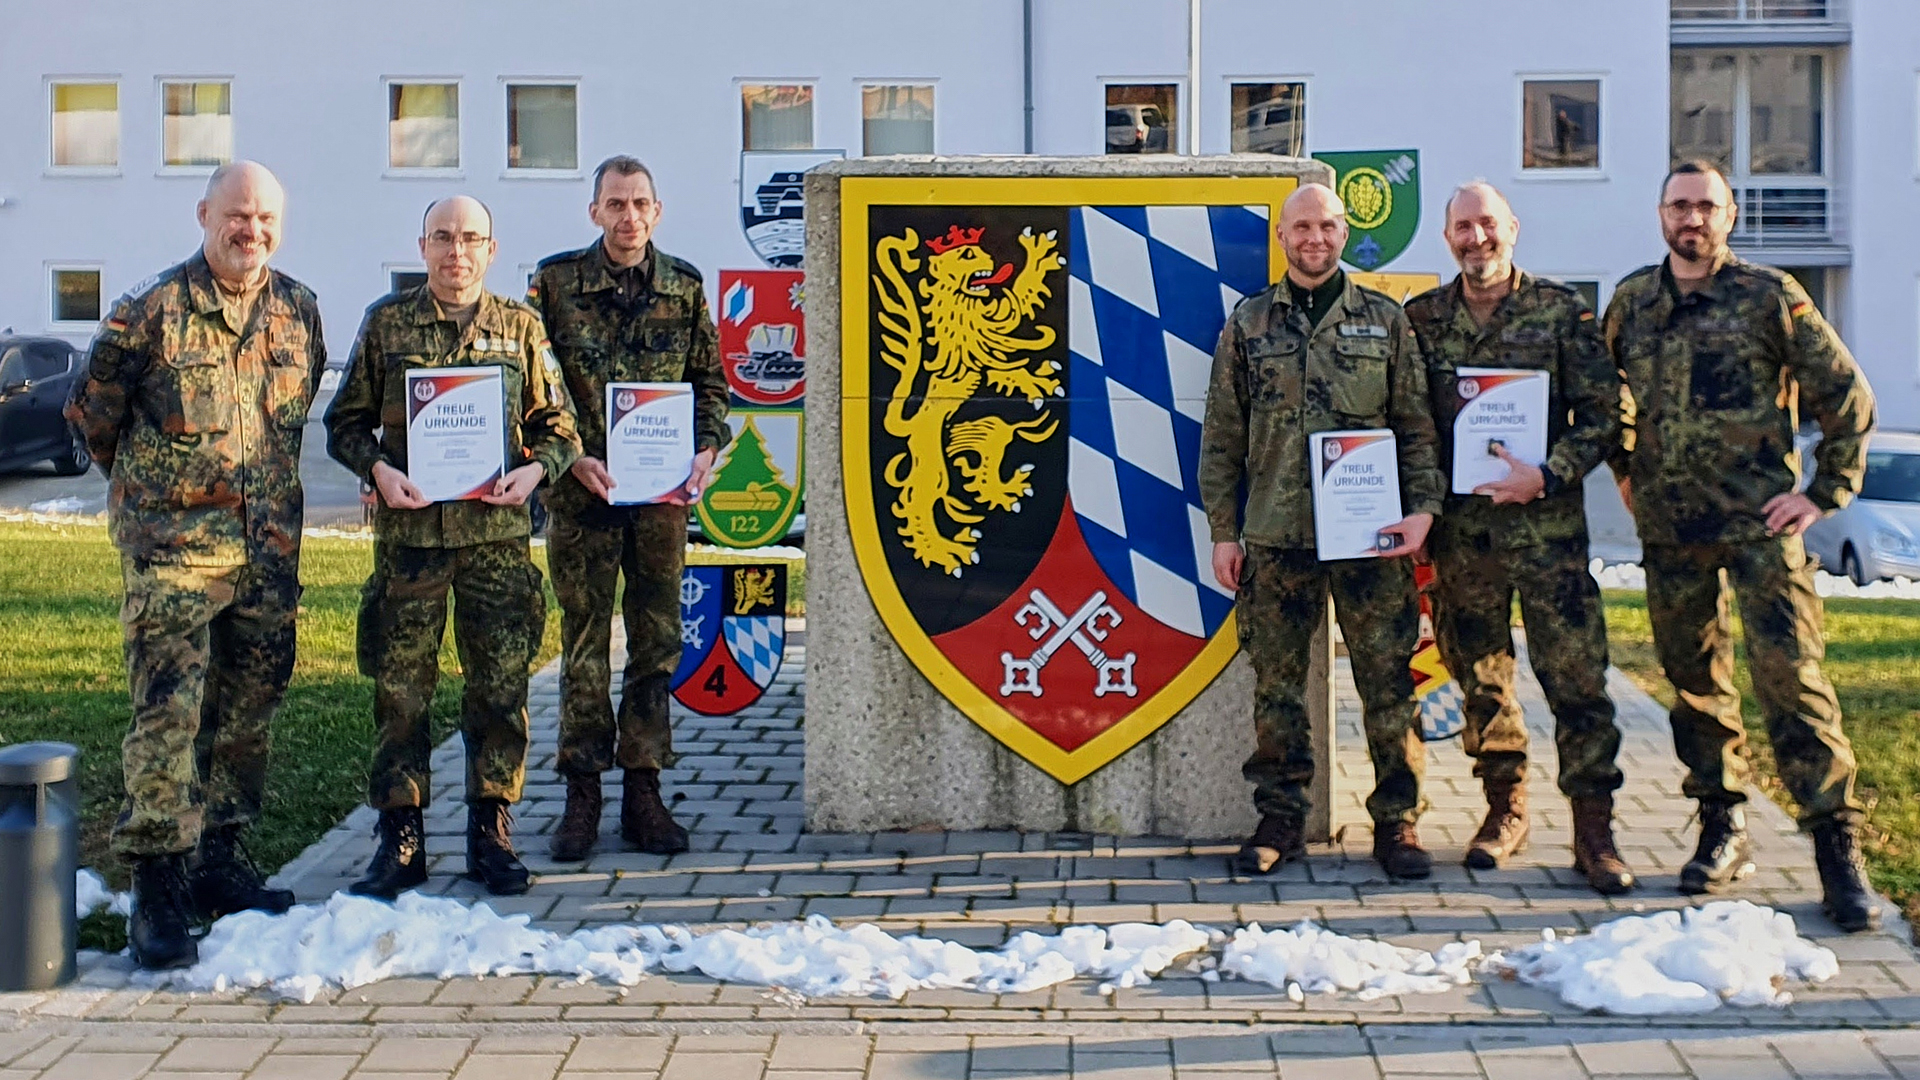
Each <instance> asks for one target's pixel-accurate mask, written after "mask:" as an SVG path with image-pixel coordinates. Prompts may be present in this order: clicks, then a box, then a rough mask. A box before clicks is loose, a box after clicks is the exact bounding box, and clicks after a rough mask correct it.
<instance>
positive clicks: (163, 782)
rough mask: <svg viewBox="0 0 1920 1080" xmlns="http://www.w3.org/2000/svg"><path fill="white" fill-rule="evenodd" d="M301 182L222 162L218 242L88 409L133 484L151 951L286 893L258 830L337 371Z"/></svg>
mask: <svg viewBox="0 0 1920 1080" xmlns="http://www.w3.org/2000/svg"><path fill="white" fill-rule="evenodd" d="M285 206H286V194H285V193H284V192H283V191H282V190H281V188H280V182H279V181H278V180H276V179H274V176H273V174H272V173H271V172H268V171H267V169H266V168H265V167H264V166H262V165H259V164H257V163H255V162H251V161H236V162H234V163H232V164H230V165H224V166H222V167H220V168H219V169H216V170H214V173H213V176H212V178H210V179H209V180H208V181H207V192H206V197H205V198H204V199H202V200H201V201H200V205H199V207H198V210H197V213H198V216H199V219H200V226H201V228H202V230H203V231H204V233H205V236H204V239H203V240H202V242H201V246H200V250H199V251H197V252H195V253H194V255H193V257H192V258H190V259H188V260H187V261H185V262H183V263H181V264H179V265H178V266H175V267H173V268H172V269H169V270H167V271H164V272H163V273H161V274H159V275H158V276H156V277H155V278H153V279H152V280H151V281H148V282H147V283H145V284H143V285H139V286H136V287H135V288H134V290H133V291H132V292H130V293H128V294H127V295H126V296H123V297H121V298H120V299H119V300H118V301H116V302H115V304H114V306H113V310H112V311H111V312H110V313H109V314H108V315H107V318H106V321H104V322H103V323H101V325H100V330H99V332H98V333H97V334H96V335H95V337H94V339H93V348H92V351H91V353H90V354H89V356H88V358H87V377H86V379H85V380H84V381H82V382H80V383H78V384H76V386H75V387H74V392H73V398H72V400H71V401H69V402H68V404H67V412H66V415H67V419H68V421H70V422H71V423H72V424H73V426H74V428H75V429H76V430H78V431H79V432H80V433H81V435H82V436H83V437H85V439H86V442H87V449H88V450H89V451H90V452H91V453H92V454H93V460H94V461H96V462H98V463H99V465H100V468H101V471H103V472H105V473H106V474H107V477H108V480H109V481H110V482H111V485H112V486H111V488H110V490H109V494H108V499H107V518H108V524H109V527H110V528H111V530H112V533H113V541H114V546H115V547H117V548H119V549H120V569H121V576H122V579H123V580H124V581H125V583H126V602H125V603H124V604H123V605H122V606H121V608H120V622H121V625H122V626H123V627H124V629H125V635H126V655H127V682H128V687H129V689H130V691H131V693H132V698H133V722H132V724H131V725H130V727H129V728H128V731H127V738H126V742H125V743H124V744H123V745H122V747H121V772H122V776H123V778H124V780H125V783H126V801H125V802H124V804H123V805H122V808H121V811H120V817H119V819H118V820H116V821H115V822H114V826H113V847H114V850H115V851H116V852H117V853H119V854H120V855H121V856H123V857H124V858H127V859H128V860H130V861H131V862H132V864H133V913H132V916H131V918H130V919H129V921H128V928H127V929H128V933H127V936H128V940H129V943H130V944H131V946H132V949H133V957H134V960H135V961H136V962H138V963H139V964H140V966H141V967H145V968H171V967H186V966H189V965H191V964H193V963H194V962H195V961H196V960H197V959H198V956H199V948H198V946H197V945H196V944H195V943H194V939H193V936H192V934H191V924H192V923H193V922H194V921H196V920H205V919H215V918H218V917H220V916H221V915H225V914H227V913H229V912H233V911H239V910H242V909H248V908H252V909H258V910H261V911H268V912H281V911H285V910H286V909H287V908H288V907H289V906H290V905H292V903H293V894H292V893H291V892H288V891H286V890H284V889H269V888H267V887H266V882H265V881H264V880H262V878H261V876H260V872H259V871H258V870H257V869H256V868H255V867H254V866H253V863H252V860H251V859H248V858H247V857H246V853H245V851H244V849H243V848H242V847H241V846H240V837H241V833H242V832H243V831H244V830H245V829H246V827H247V826H249V825H251V824H252V823H254V822H255V821H258V820H259V817H260V807H261V802H262V800H263V799H264V797H265V795H266V780H267V745H268V730H269V728H270V726H271V723H272V720H273V717H274V714H275V713H276V712H278V711H279V708H280V702H281V700H282V699H283V698H284V697H285V695H286V690H287V681H288V679H289V678H291V676H292V674H293V659H294V612H295V609H296V608H297V606H298V604H299V601H300V527H301V510H302V495H301V489H300V445H301V438H302V435H303V434H304V432H305V430H306V425H307V409H308V407H309V406H310V405H311V404H312V402H313V396H314V393H315V392H316V390H317V388H318V386H319V383H320V373H321V371H322V369H324V368H325V367H326V363H327V347H326V342H325V340H324V338H323V336H322V334H321V329H320V311H319V308H318V306H317V305H316V303H315V301H314V296H313V292H312V291H311V290H309V289H308V288H307V287H306V286H305V285H302V284H300V283H299V282H297V281H295V280H293V279H292V278H290V277H288V276H286V275H285V274H282V273H280V272H279V271H277V270H272V269H269V268H268V266H267V260H268V259H270V258H272V256H273V253H274V252H275V251H276V250H278V248H279V247H280V227H281V215H282V211H283V210H284V208H285Z"/></svg>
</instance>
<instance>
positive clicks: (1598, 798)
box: [1407, 181, 1633, 894]
mask: <svg viewBox="0 0 1920 1080" xmlns="http://www.w3.org/2000/svg"><path fill="white" fill-rule="evenodd" d="M1519 236H1520V221H1519V219H1518V218H1517V217H1515V216H1514V213H1513V208H1512V207H1511V206H1509V205H1508V204H1507V200H1506V197H1505V196H1503V195H1501V194H1500V192H1499V191H1497V190H1495V189H1494V187H1493V186H1492V185H1491V184H1487V183H1485V182H1484V181H1476V182H1474V183H1470V184H1463V185H1461V187H1460V188H1459V190H1457V191H1455V192H1454V193H1453V197H1452V198H1450V199H1448V200H1447V232H1446V238H1447V247H1448V249H1449V250H1450V251H1452V252H1453V258H1454V261H1455V262H1457V263H1458V264H1459V265H1460V275H1459V276H1458V277H1456V278H1454V279H1453V281H1451V282H1449V283H1448V284H1446V285H1444V286H1442V287H1441V288H1438V289H1435V290H1433V291H1432V292H1428V293H1424V294H1422V295H1420V296H1418V297H1415V298H1414V299H1412V300H1409V301H1408V302H1407V318H1408V319H1409V320H1410V321H1411V322H1412V323H1413V333H1414V336H1415V337H1416V338H1418V339H1419V341H1420V352H1421V354H1422V355H1423V356H1424V357H1425V359H1426V364H1427V388H1428V390H1429V391H1430V392H1431V394H1432V401H1433V417H1434V423H1435V424H1436V426H1437V427H1438V428H1439V430H1440V431H1442V432H1445V433H1448V436H1449V437H1443V438H1442V439H1441V440H1440V463H1441V467H1442V470H1443V471H1447V470H1450V469H1452V468H1453V466H1454V462H1453V460H1452V458H1453V440H1452V438H1451V437H1450V435H1451V433H1452V431H1453V425H1454V420H1455V418H1456V417H1457V416H1458V415H1459V413H1460V402H1461V397H1460V394H1459V387H1460V383H1461V377H1460V375H1459V372H1460V369H1461V368H1466V367H1477V368H1506V369H1514V370H1529V371H1545V372H1547V373H1548V380H1547V418H1548V427H1547V456H1546V460H1544V461H1542V462H1541V463H1540V464H1538V465H1534V464H1530V463H1528V462H1525V461H1521V460H1519V459H1518V458H1516V457H1514V456H1513V455H1512V454H1510V453H1508V452H1507V450H1506V448H1505V447H1504V446H1500V445H1499V444H1495V445H1494V447H1493V452H1494V453H1495V454H1496V455H1497V456H1498V457H1499V458H1500V459H1501V460H1502V461H1503V462H1505V463H1506V466H1507V475H1506V476H1505V477H1504V478H1503V479H1500V480H1497V481H1494V482H1492V483H1488V484H1483V485H1481V486H1479V487H1477V488H1475V489H1474V491H1473V493H1472V494H1467V495H1456V494H1451V493H1450V494H1448V496H1447V503H1446V512H1445V513H1444V514H1442V515H1441V517H1440V521H1439V523H1438V524H1437V525H1436V526H1435V527H1434V530H1433V533H1432V535H1431V536H1430V537H1429V538H1428V547H1429V549H1430V553H1431V555H1432V558H1433V567H1434V584H1433V589H1432V598H1433V616H1434V637H1435V639H1436V640H1437V642H1438V643H1439V646H1440V656H1441V659H1443V660H1444V661H1446V665H1447V670H1448V671H1450V672H1452V673H1453V677H1454V678H1455V679H1457V680H1458V681H1459V683H1460V686H1461V688H1462V690H1463V691H1464V692H1465V694H1466V708H1465V712H1466V721H1467V726H1466V734H1465V740H1464V741H1465V743H1466V749H1467V753H1468V754H1470V755H1472V756H1473V759H1474V765H1473V772H1474V775H1475V776H1478V777H1479V778H1480V783H1481V786H1482V788H1483V789H1484V790H1485V792H1486V796H1487V814H1486V819H1485V820H1484V821H1482V822H1481V825H1480V830H1479V831H1478V832H1477V833H1475V834H1474V837H1473V839H1472V840H1471V841H1469V842H1468V844H1467V853H1466V864H1467V865H1468V866H1469V867H1472V868H1474V869H1476V870H1492V869H1494V868H1495V867H1498V866H1500V865H1501V864H1502V863H1504V862H1505V860H1506V858H1507V856H1509V855H1511V854H1513V853H1514V852H1516V851H1518V850H1520V849H1521V848H1522V847H1524V846H1525V844H1526V842H1527V834H1528V822H1527V744H1528V740H1527V723H1526V717H1525V716H1524V715H1522V713H1521V710H1520V702H1519V699H1518V696H1517V695H1516V694H1515V691H1514V672H1515V657H1514V645H1513V627H1512V620H1513V603H1514V598H1515V597H1516V596H1517V597H1518V598H1519V601H1520V611H1521V614H1522V615H1523V617H1524V618H1525V619H1526V626H1527V659H1528V662H1529V663H1530V664H1531V665H1532V667H1533V671H1534V674H1535V675H1537V676H1539V678H1540V686H1541V688H1542V689H1543V690H1545V691H1546V696H1547V704H1548V705H1549V706H1550V707H1551V708H1552V710H1553V717H1554V724H1555V734H1554V742H1555V744H1556V745H1557V747H1558V749H1559V751H1560V790H1561V791H1562V792H1564V793H1565V794H1566V796H1567V797H1568V799H1570V800H1571V801H1572V803H1573V863H1574V868H1575V869H1577V870H1579V871H1580V872H1581V873H1582V874H1584V875H1585V876H1586V879H1587V884H1588V885H1590V886H1592V887H1593V888H1594V889H1595V890H1596V891H1598V892H1601V893H1607V894H1614V893H1622V892H1625V891H1627V890H1628V889H1630V888H1632V887H1633V873H1632V872H1631V871H1630V870H1628V869H1627V865H1626V863H1625V862H1624V861H1622V860H1621V858H1620V853H1619V852H1618V851H1617V850H1616V849H1615V847H1614V842H1613V793H1614V791H1615V790H1617V789H1618V788H1619V787H1620V784H1621V781H1622V776H1621V773H1620V768H1619V766H1618V765H1616V764H1615V763H1614V758H1615V757H1616V756H1617V755H1618V754H1619V752H1620V729H1619V727H1617V726H1616V725H1615V724H1614V710H1613V702H1612V700H1611V699H1609V698H1608V697H1607V624H1606V617H1605V615H1604V614H1603V613H1602V611H1601V605H1600V586H1599V584H1598V583H1597V582H1595V581H1594V580H1593V575H1592V574H1590V573H1588V572H1587V510H1586V501H1585V493H1584V486H1583V484H1582V481H1583V480H1584V479H1585V477H1586V475H1587V473H1589V472H1591V471H1593V468H1594V466H1596V465H1598V464H1600V462H1601V461H1602V460H1603V459H1604V458H1605V457H1606V455H1607V453H1608V451H1609V449H1610V448H1611V447H1612V445H1613V443H1614V441H1615V440H1616V439H1617V438H1618V437H1619V433H1620V376H1619V373H1618V372H1616V371H1615V370H1614V368H1613V364H1612V362H1611V361H1609V360H1608V358H1607V353H1606V348H1605V346H1604V345H1602V344H1601V341H1600V331H1599V326H1598V324H1597V323H1596V322H1595V320H1594V315H1593V309H1591V308H1589V307H1588V306H1587V304H1586V301H1584V300H1582V299H1581V298H1580V294H1579V293H1578V292H1575V291H1574V290H1573V289H1572V288H1571V287H1569V286H1566V285H1562V284H1560V283H1559V282H1557V281H1548V280H1545V279H1542V278H1537V277H1534V276H1533V275H1532V274H1529V273H1526V272H1525V271H1523V270H1521V269H1520V268H1518V267H1516V266H1515V265H1514V264H1513V246H1514V243H1515V241H1516V240H1518V239H1519ZM1449 489H1451V485H1449Z"/></svg>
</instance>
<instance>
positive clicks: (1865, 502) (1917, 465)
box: [1807, 431, 1920, 585]
mask: <svg viewBox="0 0 1920 1080" xmlns="http://www.w3.org/2000/svg"><path fill="white" fill-rule="evenodd" d="M1807 550H1808V551H1810V552H1812V553H1813V554H1815V555H1817V556H1819V557H1820V562H1821V565H1823V566H1825V567H1827V568H1828V569H1830V570H1837V571H1838V572H1840V573H1842V574H1845V575H1846V576H1848V577H1849V578H1852V579H1853V583H1854V584H1855V585H1865V584H1867V583H1868V582H1872V581H1880V580H1883V579H1886V578H1894V577H1904V578H1920V435H1906V434H1899V433H1896V432H1890V431H1878V432H1875V433H1874V434H1872V435H1871V436H1869V437H1868V440H1867V478H1866V482H1865V483H1864V484H1862V485H1861V488H1860V497H1859V498H1856V499H1854V500H1853V502H1851V503H1849V504H1847V506H1846V508H1845V509H1843V510H1841V511H1840V512H1839V513H1836V514H1833V515H1832V516H1830V517H1827V518H1823V519H1822V520H1820V521H1818V522H1815V523H1814V526H1813V527H1812V528H1810V529H1808V530H1807Z"/></svg>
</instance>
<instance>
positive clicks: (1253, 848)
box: [1233, 814, 1307, 874]
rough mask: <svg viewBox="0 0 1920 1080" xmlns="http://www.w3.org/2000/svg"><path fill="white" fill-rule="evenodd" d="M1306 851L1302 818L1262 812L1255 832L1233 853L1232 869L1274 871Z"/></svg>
mask: <svg viewBox="0 0 1920 1080" xmlns="http://www.w3.org/2000/svg"><path fill="white" fill-rule="evenodd" d="M1306 853H1307V839H1306V828H1305V826H1304V824H1303V823H1302V822H1301V821H1300V820H1299V819H1297V818H1294V817H1292V816H1289V815H1284V814H1262V815H1260V824H1259V825H1256V826H1255V827H1254V830H1253V835H1252V836H1250V837H1248V838H1247V842H1246V843H1244V844H1241V845H1240V850H1239V851H1238V852H1237V853H1235V855H1234V856H1233V869H1234V871H1235V872H1236V873H1241V874H1271V873H1272V872H1274V871H1275V870H1277V869H1279V868H1280V867H1282V866H1284V865H1286V864H1287V863H1290V862H1292V861H1293V860H1295V859H1298V858H1300V857H1301V856H1303V855H1305V854H1306Z"/></svg>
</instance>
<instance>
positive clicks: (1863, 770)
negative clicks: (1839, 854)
mask: <svg viewBox="0 0 1920 1080" xmlns="http://www.w3.org/2000/svg"><path fill="white" fill-rule="evenodd" d="M1606 603H1607V629H1608V632H1609V635H1610V639H1611V646H1612V651H1613V662H1614V663H1615V664H1616V665H1618V666H1619V667H1620V669H1621V670H1622V671H1625V672H1626V673H1627V674H1628V675H1629V676H1631V677H1632V678H1633V680H1634V681H1635V682H1637V683H1639V684H1640V685H1641V686H1642V687H1643V688H1645V689H1646V690H1647V692H1649V693H1651V694H1652V695H1653V696H1654V697H1655V698H1657V699H1659V701H1660V702H1661V703H1662V704H1667V705H1670V704H1672V702H1673V688H1672V687H1671V686H1670V685H1668V683H1667V681H1666V677H1665V676H1664V675H1663V674H1661V671H1660V665H1659V662H1658V660H1657V659H1656V658H1655V655H1654V651H1653V635H1652V631H1651V629H1650V628H1649V627H1648V625H1647V602H1646V596H1645V595H1644V594H1642V593H1638V592H1626V591H1618V592H1615V591H1609V592H1608V593H1607V594H1606ZM1736 669H1737V674H1736V676H1735V679H1736V682H1737V683H1738V685H1739V687H1740V693H1741V696H1742V698H1743V701H1744V705H1743V711H1744V714H1745V717H1746V722H1747V730H1748V732H1749V733H1751V734H1752V735H1753V736H1754V738H1753V742H1752V746H1753V749H1754V761H1755V763H1756V765H1757V766H1758V769H1759V771H1760V774H1761V784H1762V787H1763V788H1764V789H1765V790H1766V792H1767V794H1769V795H1770V796H1772V797H1773V798H1774V800H1775V801H1777V802H1779V803H1780V804H1781V805H1783V806H1786V807H1787V808H1788V809H1789V810H1791V809H1792V808H1793V800H1792V799H1790V798H1788V796H1787V794H1786V792H1785V790H1784V789H1783V788H1782V787H1781V785H1780V781H1779V779H1778V777H1777V775H1776V773H1775V771H1774V768H1773V756H1772V751H1771V748H1770V747H1769V745H1768V743H1767V740H1766V732H1765V731H1764V729H1763V727H1762V725H1761V721H1760V717H1759V708H1758V706H1757V705H1756V704H1755V702H1754V699H1753V683H1752V681H1751V680H1750V679H1749V677H1748V675H1747V670H1746V662H1745V655H1744V650H1743V651H1742V653H1741V655H1740V662H1739V663H1738V664H1737V665H1736ZM1824 670H1825V671H1826V675H1827V678H1828V679H1829V680H1830V681H1831V682H1832V683H1833V685H1834V689H1835V691H1836V692H1837V693H1838V694H1839V695H1840V709H1841V712H1842V714H1843V716H1844V717H1845V725H1846V732H1847V736H1848V737H1849V738H1850V739H1852V740H1853V751H1854V756H1855V757H1856V758H1857V759H1858V760H1859V763H1860V794H1861V797H1862V798H1864V799H1866V800H1867V802H1868V805H1869V807H1870V817H1869V821H1870V824H1871V829H1870V835H1869V837H1868V840H1867V844H1866V853H1867V865H1868V868H1869V870H1870V871H1871V874H1872V878H1873V884H1874V886H1875V887H1876V888H1879V889H1881V890H1882V891H1884V892H1886V893H1887V894H1888V895H1889V896H1891V897H1892V898H1893V899H1894V901H1895V902H1897V903H1898V904H1899V905H1900V906H1901V908H1902V909H1904V910H1905V911H1906V913H1907V917H1908V918H1909V919H1916V918H1920V799H1916V795H1920V604H1916V603H1914V602H1913V601H1911V600H1829V601H1827V660H1826V664H1825V665H1824Z"/></svg>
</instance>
